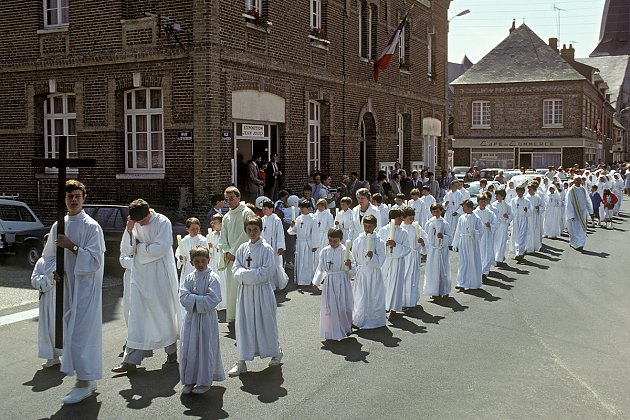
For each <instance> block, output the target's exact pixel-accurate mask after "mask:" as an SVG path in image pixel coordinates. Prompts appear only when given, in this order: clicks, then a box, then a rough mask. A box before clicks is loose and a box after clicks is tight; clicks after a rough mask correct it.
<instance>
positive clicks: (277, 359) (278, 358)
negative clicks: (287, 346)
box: [269, 349, 284, 366]
mask: <svg viewBox="0 0 630 420" xmlns="http://www.w3.org/2000/svg"><path fill="white" fill-rule="evenodd" d="M282 356H284V353H283V352H282V349H280V353H279V354H278V355H277V356H274V357H272V358H271V360H270V361H269V366H280V361H281V360H282Z"/></svg>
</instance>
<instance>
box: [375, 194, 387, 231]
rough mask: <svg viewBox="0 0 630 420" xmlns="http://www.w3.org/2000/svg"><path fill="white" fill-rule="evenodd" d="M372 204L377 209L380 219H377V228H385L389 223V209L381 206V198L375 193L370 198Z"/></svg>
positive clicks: (383, 205)
mask: <svg viewBox="0 0 630 420" xmlns="http://www.w3.org/2000/svg"><path fill="white" fill-rule="evenodd" d="M372 204H373V205H374V206H375V207H376V208H377V209H378V212H379V215H380V218H379V221H378V222H379V223H378V225H379V226H385V225H386V224H387V223H389V219H388V217H389V208H388V207H387V205H385V204H383V196H382V195H380V194H379V193H375V194H374V195H373V196H372Z"/></svg>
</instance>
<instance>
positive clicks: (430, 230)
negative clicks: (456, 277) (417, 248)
mask: <svg viewBox="0 0 630 420" xmlns="http://www.w3.org/2000/svg"><path fill="white" fill-rule="evenodd" d="M431 214H432V216H433V217H432V218H431V219H429V220H428V221H427V223H426V224H425V225H424V230H425V232H426V235H427V240H426V241H425V247H426V249H427V254H428V255H427V263H426V264H425V266H424V294H425V295H429V296H431V298H432V299H438V298H443V297H447V296H448V295H449V293H450V292H451V265H450V261H449V255H448V247H449V244H450V243H451V237H452V235H451V230H450V226H449V224H448V222H447V221H446V220H444V219H443V218H442V206H441V205H440V204H439V203H434V204H433V205H431Z"/></svg>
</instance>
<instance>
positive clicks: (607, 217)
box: [600, 188, 619, 229]
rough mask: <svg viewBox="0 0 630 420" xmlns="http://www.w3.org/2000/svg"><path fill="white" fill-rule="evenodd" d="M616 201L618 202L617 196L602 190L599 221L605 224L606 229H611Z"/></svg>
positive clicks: (607, 190)
mask: <svg viewBox="0 0 630 420" xmlns="http://www.w3.org/2000/svg"><path fill="white" fill-rule="evenodd" d="M617 201H619V199H618V198H617V196H616V195H615V194H614V193H613V192H611V191H610V190H609V189H608V188H606V189H605V190H604V195H603V196H602V204H601V207H600V212H601V214H602V219H601V220H602V221H603V222H604V223H606V229H612V224H613V209H614V208H615V204H617Z"/></svg>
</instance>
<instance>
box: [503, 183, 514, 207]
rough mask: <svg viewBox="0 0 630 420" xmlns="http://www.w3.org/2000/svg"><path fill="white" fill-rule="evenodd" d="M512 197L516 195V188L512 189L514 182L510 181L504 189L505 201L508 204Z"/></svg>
mask: <svg viewBox="0 0 630 420" xmlns="http://www.w3.org/2000/svg"><path fill="white" fill-rule="evenodd" d="M514 197H516V190H515V189H514V182H513V181H510V182H508V185H507V188H506V189H505V202H506V203H507V204H510V203H511V202H512V199H513V198H514Z"/></svg>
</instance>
